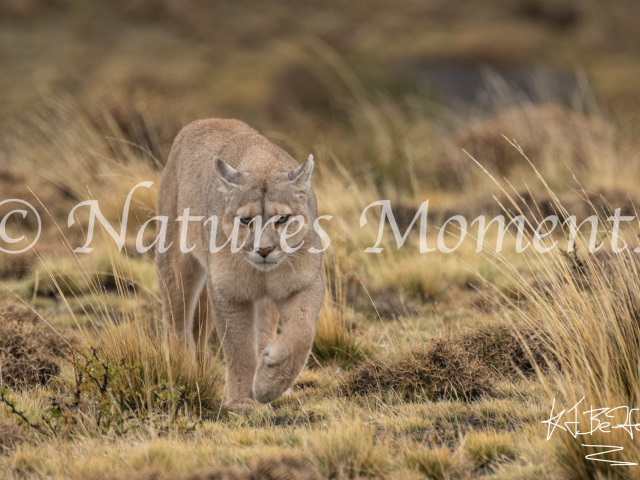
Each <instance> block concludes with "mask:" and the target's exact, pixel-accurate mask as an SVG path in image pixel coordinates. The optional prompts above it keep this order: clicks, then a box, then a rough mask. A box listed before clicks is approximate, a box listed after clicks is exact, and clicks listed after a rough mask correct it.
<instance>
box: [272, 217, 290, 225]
mask: <svg viewBox="0 0 640 480" xmlns="http://www.w3.org/2000/svg"><path fill="white" fill-rule="evenodd" d="M290 216H291V215H280V218H279V219H278V220H276V223H279V224H281V225H282V224H283V223H287V220H289V217H290Z"/></svg>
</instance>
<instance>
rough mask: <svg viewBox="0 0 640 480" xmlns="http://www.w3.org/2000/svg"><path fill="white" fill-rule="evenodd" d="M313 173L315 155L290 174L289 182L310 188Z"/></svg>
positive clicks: (310, 156)
mask: <svg viewBox="0 0 640 480" xmlns="http://www.w3.org/2000/svg"><path fill="white" fill-rule="evenodd" d="M311 172H313V155H309V158H307V160H306V161H305V162H304V163H303V164H302V165H300V166H299V167H298V168H296V169H295V170H292V171H291V172H289V180H291V181H292V182H295V183H296V184H298V185H305V186H310V183H309V179H310V178H311Z"/></svg>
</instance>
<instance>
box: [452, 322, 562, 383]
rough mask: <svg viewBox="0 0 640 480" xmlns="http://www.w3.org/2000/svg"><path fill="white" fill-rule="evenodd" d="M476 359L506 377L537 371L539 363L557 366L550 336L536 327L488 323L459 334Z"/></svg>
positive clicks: (463, 346) (543, 365) (469, 352)
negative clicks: (547, 336)
mask: <svg viewBox="0 0 640 480" xmlns="http://www.w3.org/2000/svg"><path fill="white" fill-rule="evenodd" d="M454 341H456V342H457V343H459V344H460V345H461V347H462V348H463V350H465V351H467V352H468V354H469V356H470V358H476V359H478V360H480V361H482V362H483V363H485V364H486V365H487V366H488V367H490V368H492V369H493V370H494V371H496V372H497V373H499V374H500V375H503V376H505V377H517V376H519V375H521V374H522V373H524V374H534V373H535V366H536V365H537V366H538V367H540V368H541V369H543V370H544V369H546V368H547V367H549V366H554V367H557V366H558V364H557V358H556V357H555V355H554V354H553V352H552V350H551V348H550V346H549V345H550V344H549V341H548V339H547V338H546V336H545V334H544V333H543V332H541V331H534V330H533V329H532V328H528V327H527V328H524V327H517V329H516V327H513V326H505V325H488V326H485V327H482V328H479V329H477V330H472V331H469V332H465V333H461V334H459V335H458V336H457V337H456V338H455V340H454Z"/></svg>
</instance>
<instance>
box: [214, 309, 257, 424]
mask: <svg viewBox="0 0 640 480" xmlns="http://www.w3.org/2000/svg"><path fill="white" fill-rule="evenodd" d="M214 310H215V322H216V331H217V333H218V337H219V338H220V343H221V344H222V352H223V355H224V360H225V363H226V369H227V400H226V402H225V403H224V404H223V407H224V408H225V409H227V410H232V411H243V410H246V409H247V408H250V407H251V406H252V405H253V404H255V401H254V400H253V389H252V385H253V377H254V374H255V371H256V365H257V363H258V356H257V353H256V332H255V321H254V315H253V305H251V304H250V303H248V302H246V303H229V302H224V301H221V302H216V305H215V306H214Z"/></svg>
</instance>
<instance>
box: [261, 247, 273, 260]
mask: <svg viewBox="0 0 640 480" xmlns="http://www.w3.org/2000/svg"><path fill="white" fill-rule="evenodd" d="M272 251H273V247H266V248H259V249H258V253H259V254H260V256H261V257H262V258H267V255H269V252H272Z"/></svg>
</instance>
